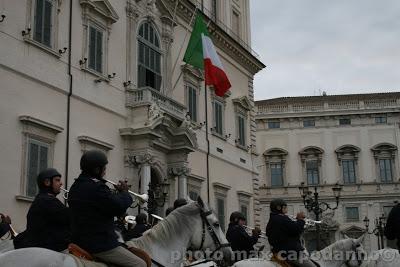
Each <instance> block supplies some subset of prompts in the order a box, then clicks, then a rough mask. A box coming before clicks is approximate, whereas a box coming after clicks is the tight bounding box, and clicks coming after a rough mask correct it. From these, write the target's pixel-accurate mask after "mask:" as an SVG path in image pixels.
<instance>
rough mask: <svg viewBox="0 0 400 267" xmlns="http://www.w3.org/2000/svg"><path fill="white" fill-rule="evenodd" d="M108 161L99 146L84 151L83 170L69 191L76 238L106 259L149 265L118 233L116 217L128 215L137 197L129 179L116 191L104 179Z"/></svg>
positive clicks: (123, 263)
mask: <svg viewBox="0 0 400 267" xmlns="http://www.w3.org/2000/svg"><path fill="white" fill-rule="evenodd" d="M107 163H108V160H107V157H106V155H105V154H104V153H103V152H101V151H97V150H91V151H87V152H85V153H84V154H83V156H82V158H81V161H80V167H81V170H82V173H81V174H80V175H79V177H78V178H77V179H76V180H75V182H74V184H73V185H72V187H71V189H70V191H69V194H68V203H69V206H70V209H71V218H72V241H73V242H74V243H75V244H77V245H78V246H80V247H82V248H83V249H85V250H87V251H88V252H89V253H92V254H94V256H95V257H97V258H99V259H101V260H103V261H104V262H106V263H110V264H115V265H118V266H127V267H130V266H132V267H133V266H135V267H145V266H146V263H145V262H144V261H143V260H142V259H140V258H139V257H137V256H135V255H134V254H133V253H131V252H130V251H129V250H128V249H126V248H124V247H123V246H121V244H120V243H119V242H118V236H117V234H116V233H115V224H114V217H116V216H121V215H124V214H125V212H126V210H127V209H128V208H129V207H130V206H131V204H132V202H133V200H132V197H131V196H130V194H129V193H128V185H127V184H126V182H123V181H120V182H119V184H118V185H116V186H115V188H116V189H117V191H118V193H117V194H113V193H112V192H111V190H110V188H109V187H108V186H107V185H106V181H105V180H104V179H103V177H104V175H105V172H106V165H107Z"/></svg>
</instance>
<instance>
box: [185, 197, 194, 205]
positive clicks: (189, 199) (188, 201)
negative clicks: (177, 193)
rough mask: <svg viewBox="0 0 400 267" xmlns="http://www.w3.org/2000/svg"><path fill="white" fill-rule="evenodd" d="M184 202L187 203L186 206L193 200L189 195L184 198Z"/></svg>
mask: <svg viewBox="0 0 400 267" xmlns="http://www.w3.org/2000/svg"><path fill="white" fill-rule="evenodd" d="M186 201H187V203H188V204H189V203H193V202H194V200H193V199H191V198H190V196H189V195H187V196H186Z"/></svg>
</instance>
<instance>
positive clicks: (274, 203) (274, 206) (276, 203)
mask: <svg viewBox="0 0 400 267" xmlns="http://www.w3.org/2000/svg"><path fill="white" fill-rule="evenodd" d="M284 206H287V204H286V202H285V200H283V199H281V198H276V199H273V200H272V201H271V203H270V206H269V207H270V209H271V212H278V213H281V212H282V208H283V207H284ZM278 207H280V208H278Z"/></svg>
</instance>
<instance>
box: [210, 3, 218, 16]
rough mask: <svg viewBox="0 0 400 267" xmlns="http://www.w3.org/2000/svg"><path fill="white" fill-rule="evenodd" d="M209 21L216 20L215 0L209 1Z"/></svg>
mask: <svg viewBox="0 0 400 267" xmlns="http://www.w3.org/2000/svg"><path fill="white" fill-rule="evenodd" d="M210 13H211V19H212V20H214V21H216V20H217V0H211V12H210Z"/></svg>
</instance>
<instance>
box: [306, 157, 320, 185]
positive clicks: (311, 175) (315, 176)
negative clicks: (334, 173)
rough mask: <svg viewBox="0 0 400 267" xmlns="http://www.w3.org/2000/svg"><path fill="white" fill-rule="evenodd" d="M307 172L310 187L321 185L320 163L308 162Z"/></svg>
mask: <svg viewBox="0 0 400 267" xmlns="http://www.w3.org/2000/svg"><path fill="white" fill-rule="evenodd" d="M306 172H307V183H308V184H309V185H317V184H319V171H318V162H317V161H316V160H310V161H307V162H306Z"/></svg>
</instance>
